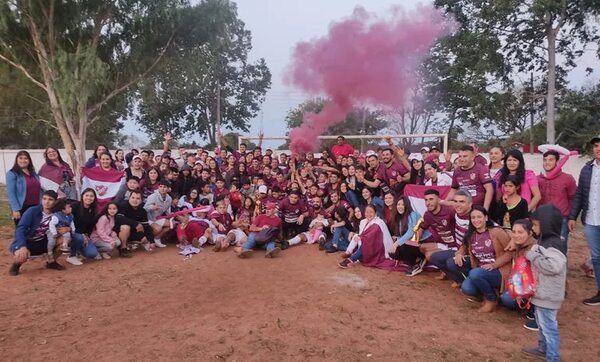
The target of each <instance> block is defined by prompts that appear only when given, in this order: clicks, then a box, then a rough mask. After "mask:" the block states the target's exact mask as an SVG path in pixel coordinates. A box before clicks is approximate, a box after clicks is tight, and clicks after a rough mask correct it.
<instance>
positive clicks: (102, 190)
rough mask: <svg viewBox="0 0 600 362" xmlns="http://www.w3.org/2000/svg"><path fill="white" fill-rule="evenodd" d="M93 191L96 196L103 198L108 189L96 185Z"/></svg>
mask: <svg viewBox="0 0 600 362" xmlns="http://www.w3.org/2000/svg"><path fill="white" fill-rule="evenodd" d="M95 189H96V193H97V194H98V196H104V194H106V191H108V187H106V186H104V185H98V186H96V187H95Z"/></svg>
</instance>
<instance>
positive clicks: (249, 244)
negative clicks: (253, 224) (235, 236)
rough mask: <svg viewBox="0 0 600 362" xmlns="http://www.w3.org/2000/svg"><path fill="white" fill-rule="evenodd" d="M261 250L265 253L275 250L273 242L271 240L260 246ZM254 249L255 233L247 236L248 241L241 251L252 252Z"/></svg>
mask: <svg viewBox="0 0 600 362" xmlns="http://www.w3.org/2000/svg"><path fill="white" fill-rule="evenodd" d="M261 246H262V247H263V248H265V249H267V252H269V251H271V250H273V249H275V240H271V241H269V242H267V243H266V244H265V245H261ZM255 247H256V233H251V234H250V235H248V240H247V241H246V243H245V244H244V246H243V247H242V250H243V251H248V250H252V249H254V248H255Z"/></svg>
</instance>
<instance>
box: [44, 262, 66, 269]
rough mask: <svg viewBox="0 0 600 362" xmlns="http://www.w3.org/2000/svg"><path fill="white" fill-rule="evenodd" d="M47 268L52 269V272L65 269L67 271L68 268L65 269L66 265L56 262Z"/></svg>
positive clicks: (48, 264)
mask: <svg viewBox="0 0 600 362" xmlns="http://www.w3.org/2000/svg"><path fill="white" fill-rule="evenodd" d="M46 268H48V269H52V270H65V269H67V268H65V266H64V265H60V264H58V263H57V262H56V261H53V262H52V263H46Z"/></svg>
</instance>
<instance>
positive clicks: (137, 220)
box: [115, 190, 154, 258]
mask: <svg viewBox="0 0 600 362" xmlns="http://www.w3.org/2000/svg"><path fill="white" fill-rule="evenodd" d="M115 230H116V231H117V234H118V236H119V240H120V241H121V246H120V247H119V256H121V257H123V258H130V257H131V253H130V252H129V250H128V249H127V243H131V242H133V243H136V244H142V246H143V248H144V249H145V250H146V251H150V250H151V249H150V243H154V234H153V232H152V228H151V227H150V225H149V223H148V213H147V212H146V210H145V209H144V208H143V207H142V192H141V191H139V190H135V191H133V192H131V194H130V195H129V200H128V201H127V203H126V204H124V205H121V206H119V212H118V213H117V217H116V220H115Z"/></svg>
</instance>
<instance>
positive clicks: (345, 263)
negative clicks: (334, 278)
mask: <svg viewBox="0 0 600 362" xmlns="http://www.w3.org/2000/svg"><path fill="white" fill-rule="evenodd" d="M338 266H339V267H340V268H342V269H348V268H350V267H351V266H352V260H350V259H349V258H346V259H344V260H342V261H340V262H339V263H338Z"/></svg>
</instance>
